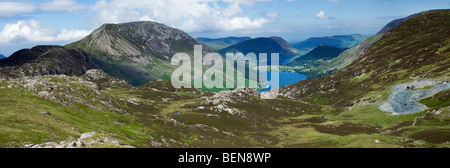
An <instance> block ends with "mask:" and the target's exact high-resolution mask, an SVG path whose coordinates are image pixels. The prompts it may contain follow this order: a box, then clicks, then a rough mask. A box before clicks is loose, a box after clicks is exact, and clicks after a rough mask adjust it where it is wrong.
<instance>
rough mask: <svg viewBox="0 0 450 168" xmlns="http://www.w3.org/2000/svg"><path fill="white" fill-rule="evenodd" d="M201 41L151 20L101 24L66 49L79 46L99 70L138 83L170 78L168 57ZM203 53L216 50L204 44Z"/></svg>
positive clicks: (190, 50) (191, 51)
mask: <svg viewBox="0 0 450 168" xmlns="http://www.w3.org/2000/svg"><path fill="white" fill-rule="evenodd" d="M198 44H201V43H200V42H199V41H197V40H195V39H194V38H192V37H191V36H189V35H188V34H187V33H185V32H183V31H181V30H179V29H175V28H172V27H168V26H166V25H164V24H161V23H157V22H151V21H138V22H128V23H120V24H104V25H102V26H101V27H100V28H98V29H96V30H95V31H93V32H92V33H91V34H90V35H88V36H87V37H85V38H83V39H81V40H80V41H77V42H74V43H72V44H69V45H67V46H66V47H67V48H70V49H76V48H81V49H83V50H84V51H86V52H87V53H89V55H91V57H90V58H91V60H92V62H93V63H94V64H95V66H96V67H98V68H99V69H102V70H104V71H105V72H107V73H108V74H110V75H111V76H113V77H119V78H122V79H125V80H127V82H129V83H130V84H131V85H134V86H138V85H142V84H144V83H147V82H148V81H151V80H157V79H170V74H171V72H172V70H173V69H174V67H173V66H171V65H170V58H171V57H172V56H173V55H174V54H176V53H179V52H183V53H187V54H190V55H193V53H194V51H193V50H194V45H198ZM203 51H204V52H205V53H210V52H215V50H214V49H212V48H210V47H208V46H205V45H203Z"/></svg>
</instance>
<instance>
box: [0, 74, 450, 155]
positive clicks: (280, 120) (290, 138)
mask: <svg viewBox="0 0 450 168" xmlns="http://www.w3.org/2000/svg"><path fill="white" fill-rule="evenodd" d="M89 74H92V73H88V74H87V75H85V76H83V77H68V76H63V75H57V76H44V77H32V78H22V79H14V80H2V81H0V92H1V94H0V104H1V105H0V119H1V121H2V122H1V123H0V146H1V147H19V148H22V147H25V145H28V144H44V143H47V142H55V143H57V144H59V143H60V142H61V141H74V140H76V139H77V138H79V137H80V135H81V134H83V133H86V132H96V133H97V135H98V136H99V137H100V138H101V139H103V138H114V139H117V140H119V141H120V142H121V143H123V144H122V145H130V146H133V147H143V148H154V147H163V148H166V147H188V148H190V147H276V148H292V147H294V148H297V147H301V148H304V147H308V148H309V147H314V148H316V147H318V148H329V147H333V148H334V147H338V148H348V147H369V148H379V147H383V148H384V147H388V148H391V147H392V148H404V147H408V148H409V147H449V146H450V144H449V142H450V129H449V127H448V126H449V122H450V118H449V117H450V110H449V108H448V105H449V104H448V103H449V102H450V101H449V99H450V91H449V90H447V91H442V92H439V93H438V94H436V95H434V96H431V97H429V98H425V99H422V100H420V103H423V104H425V105H426V106H427V107H428V109H427V110H424V111H422V112H419V113H415V114H405V115H391V114H390V113H388V112H383V111H381V110H380V109H379V106H380V104H382V103H383V102H384V101H385V100H386V99H387V97H388V96H389V95H390V93H391V91H389V90H387V91H385V92H381V93H376V94H375V93H374V95H370V94H369V95H368V96H366V97H367V98H366V99H363V100H361V101H360V102H358V103H357V104H356V105H355V106H354V107H353V108H351V109H337V108H332V107H330V106H327V105H323V102H325V101H326V100H318V101H317V102H314V103H311V102H310V103H308V102H302V101H299V100H293V99H288V98H283V97H279V98H277V99H273V100H262V99H259V98H258V97H257V96H258V93H257V92H255V91H253V90H251V89H245V88H241V89H237V90H235V91H227V92H220V93H217V94H213V93H211V92H205V91H201V90H196V89H181V90H179V89H174V88H172V87H171V85H170V82H169V81H155V82H150V83H149V84H146V85H144V86H141V87H136V88H134V87H130V86H128V85H126V84H123V83H121V81H120V80H117V79H112V78H109V77H108V78H104V79H102V78H100V79H98V78H92V77H89V76H88V75H89ZM94 79H95V80H94ZM81 147H83V146H81ZM84 147H89V146H84ZM94 147H121V146H114V145H111V143H105V144H97V145H96V146H94Z"/></svg>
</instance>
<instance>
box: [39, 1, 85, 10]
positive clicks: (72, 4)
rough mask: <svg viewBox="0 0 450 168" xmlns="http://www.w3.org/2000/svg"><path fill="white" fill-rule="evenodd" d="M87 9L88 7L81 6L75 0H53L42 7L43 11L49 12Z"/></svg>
mask: <svg viewBox="0 0 450 168" xmlns="http://www.w3.org/2000/svg"><path fill="white" fill-rule="evenodd" d="M86 7H87V6H86V5H82V4H79V3H77V2H76V1H75V0H52V1H51V2H48V3H44V4H42V5H41V9H42V10H44V11H48V12H65V11H68V12H73V11H77V10H81V9H85V8H86Z"/></svg>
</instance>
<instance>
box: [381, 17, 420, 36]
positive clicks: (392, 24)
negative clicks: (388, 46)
mask: <svg viewBox="0 0 450 168" xmlns="http://www.w3.org/2000/svg"><path fill="white" fill-rule="evenodd" d="M417 15H418V13H416V14H413V15H410V16H408V17H405V18H400V19H395V20H393V21H391V22H389V23H388V24H387V25H386V26H384V27H383V29H381V30H380V31H379V32H378V33H377V34H384V33H387V32H388V31H390V30H392V29H393V28H395V27H397V26H398V25H400V24H402V23H403V22H405V21H407V20H409V19H411V18H413V17H415V16H417Z"/></svg>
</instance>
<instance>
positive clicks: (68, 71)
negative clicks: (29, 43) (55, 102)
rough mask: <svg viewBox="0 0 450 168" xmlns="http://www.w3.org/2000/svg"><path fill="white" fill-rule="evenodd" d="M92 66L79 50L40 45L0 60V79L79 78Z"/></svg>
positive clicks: (85, 55)
mask: <svg viewBox="0 0 450 168" xmlns="http://www.w3.org/2000/svg"><path fill="white" fill-rule="evenodd" d="M93 68H94V66H93V64H91V62H90V61H89V59H88V55H87V54H86V53H85V52H84V51H83V50H80V49H75V50H67V49H65V48H64V47H62V46H52V45H40V46H35V47H33V48H31V49H22V50H19V51H17V52H15V53H13V54H12V55H11V56H10V57H8V58H5V59H1V60H0V77H2V78H20V77H24V76H43V75H58V74H62V75H68V76H81V75H84V74H85V73H86V72H87V70H90V69H93Z"/></svg>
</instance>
